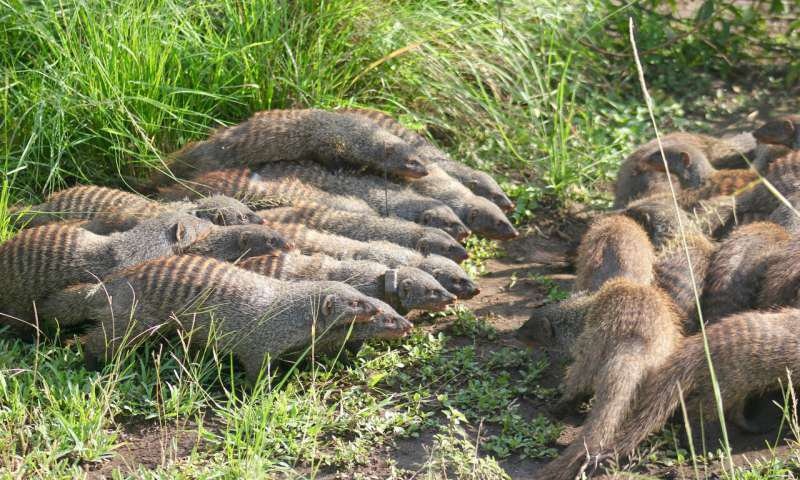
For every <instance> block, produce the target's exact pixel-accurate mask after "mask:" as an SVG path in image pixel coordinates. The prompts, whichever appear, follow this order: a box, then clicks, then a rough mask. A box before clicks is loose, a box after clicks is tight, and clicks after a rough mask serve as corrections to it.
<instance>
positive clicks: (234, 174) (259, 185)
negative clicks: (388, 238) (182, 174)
mask: <svg viewBox="0 0 800 480" xmlns="http://www.w3.org/2000/svg"><path fill="white" fill-rule="evenodd" d="M281 164H282V162H281V163H277V164H276V165H281ZM311 165H316V164H311ZM214 193H218V194H222V195H227V196H229V197H233V198H236V199H238V200H240V201H241V202H242V203H244V204H245V205H248V206H250V207H252V208H268V207H284V206H291V205H294V204H296V203H303V202H308V201H313V202H315V203H319V204H320V205H326V206H328V207H330V208H335V209H337V210H347V211H348V212H360V213H369V214H374V213H375V210H373V209H372V207H370V206H369V205H368V204H367V203H366V202H364V201H363V200H361V199H358V198H355V197H347V196H342V195H335V194H331V193H328V192H325V191H323V190H320V189H319V188H317V187H315V186H314V185H311V184H309V183H307V182H304V181H301V180H299V179H291V178H289V179H287V178H275V177H273V176H267V177H264V176H261V175H259V174H258V173H255V172H253V171H252V170H250V169H249V168H229V169H226V170H213V171H209V172H203V173H200V174H198V175H197V176H196V177H194V178H193V179H191V180H189V181H183V182H176V183H174V184H171V185H168V186H164V187H159V188H158V196H159V197H160V198H162V199H165V200H172V199H175V198H183V197H184V196H186V197H189V198H195V197H197V196H200V195H210V194H214Z"/></svg>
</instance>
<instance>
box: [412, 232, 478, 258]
mask: <svg viewBox="0 0 800 480" xmlns="http://www.w3.org/2000/svg"><path fill="white" fill-rule="evenodd" d="M425 230H426V231H425V232H424V233H423V234H422V237H421V238H420V239H419V240H418V241H417V245H416V250H417V251H419V252H420V253H422V254H424V255H428V254H431V253H435V254H437V255H442V256H444V257H447V258H449V259H452V260H454V261H457V262H460V261H462V260H466V259H467V258H468V257H469V255H468V254H467V250H466V249H465V248H464V247H462V246H461V245H460V244H459V243H458V242H457V241H455V239H453V237H451V236H450V235H448V234H446V233H445V232H443V231H442V230H439V229H438V228H427V229H425Z"/></svg>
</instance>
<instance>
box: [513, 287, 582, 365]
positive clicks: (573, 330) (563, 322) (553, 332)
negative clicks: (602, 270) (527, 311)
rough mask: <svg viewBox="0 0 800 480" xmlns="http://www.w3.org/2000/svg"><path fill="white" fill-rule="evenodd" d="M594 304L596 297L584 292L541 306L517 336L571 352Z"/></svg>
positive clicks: (523, 325) (534, 311)
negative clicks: (587, 313)
mask: <svg viewBox="0 0 800 480" xmlns="http://www.w3.org/2000/svg"><path fill="white" fill-rule="evenodd" d="M593 301H594V295H590V294H588V293H587V292H585V291H583V292H576V293H574V294H572V295H571V296H570V297H569V298H567V299H566V300H562V301H560V302H554V303H546V304H544V305H540V306H538V307H536V308H534V309H533V312H532V313H531V316H530V318H528V320H527V321H526V322H525V323H524V324H522V326H521V327H519V329H518V330H517V336H518V337H519V338H521V339H523V340H528V341H533V342H536V343H537V344H540V345H546V346H548V347H555V348H557V349H559V350H562V351H564V352H569V349H570V348H572V346H573V345H574V344H575V340H576V339H577V338H578V335H580V333H581V331H582V330H583V325H584V321H585V320H586V312H587V311H588V310H589V307H590V306H591V305H592V302H593Z"/></svg>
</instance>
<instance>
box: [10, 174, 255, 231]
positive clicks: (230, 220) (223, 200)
mask: <svg viewBox="0 0 800 480" xmlns="http://www.w3.org/2000/svg"><path fill="white" fill-rule="evenodd" d="M16 210H17V211H19V212H23V213H22V214H21V215H20V217H19V218H18V219H17V221H16V222H15V223H16V224H17V225H19V226H27V227H36V226H39V225H46V224H48V223H52V222H58V221H61V220H87V219H93V218H95V217H98V216H104V215H120V216H122V215H124V216H126V217H125V218H127V219H128V221H127V222H126V224H124V225H119V226H118V228H116V231H123V230H126V229H129V228H131V227H133V226H134V225H135V224H136V223H137V221H138V219H144V218H151V217H155V216H156V215H159V214H162V213H166V212H173V211H175V212H185V213H190V214H192V215H194V216H196V217H198V218H203V219H206V220H209V221H211V222H212V223H215V224H217V225H244V224H249V223H261V221H262V220H261V218H260V217H259V216H258V215H256V214H255V213H254V212H253V211H252V210H250V209H249V208H247V207H246V206H245V205H243V204H242V203H241V202H239V201H237V200H234V199H233V198H230V197H225V196H222V195H212V196H209V197H206V198H200V199H197V200H196V201H195V202H173V203H167V204H164V203H159V202H156V201H153V200H149V199H147V198H145V197H143V196H140V195H136V194H134V193H129V192H124V191H122V190H116V189H113V188H106V187H97V186H93V185H79V186H76V187H71V188H67V189H65V190H61V191H60V192H56V193H54V194H52V195H50V197H48V198H47V201H45V202H44V203H41V204H39V205H35V206H33V207H30V208H19V209H16ZM118 218H122V217H118ZM111 224H113V222H106V223H104V224H103V225H104V226H105V227H107V228H108V229H109V230H113V229H112V228H111ZM95 233H100V234H106V233H110V231H95Z"/></svg>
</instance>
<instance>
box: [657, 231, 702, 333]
mask: <svg viewBox="0 0 800 480" xmlns="http://www.w3.org/2000/svg"><path fill="white" fill-rule="evenodd" d="M687 250H688V252H689V258H688V259H687V257H686V252H687ZM715 251H716V246H715V245H714V244H713V243H712V242H711V241H710V240H709V239H708V238H707V237H706V236H705V235H702V234H698V233H691V234H688V235H686V249H684V248H683V241H682V240H681V239H679V238H676V239H675V241H673V242H672V243H671V244H670V245H669V246H668V247H667V248H665V249H664V250H663V251H662V252H661V253H660V254H659V255H658V258H657V259H656V263H655V265H654V266H653V270H654V273H655V285H656V286H658V287H659V288H661V289H662V290H663V291H664V292H666V293H667V295H669V297H670V298H672V301H673V303H674V304H675V307H676V308H677V310H678V312H679V314H680V316H681V319H682V320H683V330H684V331H685V332H696V331H697V330H699V328H700V325H699V323H698V322H699V318H698V315H697V299H696V297H695V288H697V295H698V296H699V297H700V298H701V299H702V296H703V291H704V290H705V285H706V278H707V276H708V269H709V265H710V264H711V257H712V255H714V252H715ZM689 260H691V262H692V270H691V272H692V273H693V274H694V286H692V277H691V276H690V271H689Z"/></svg>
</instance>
